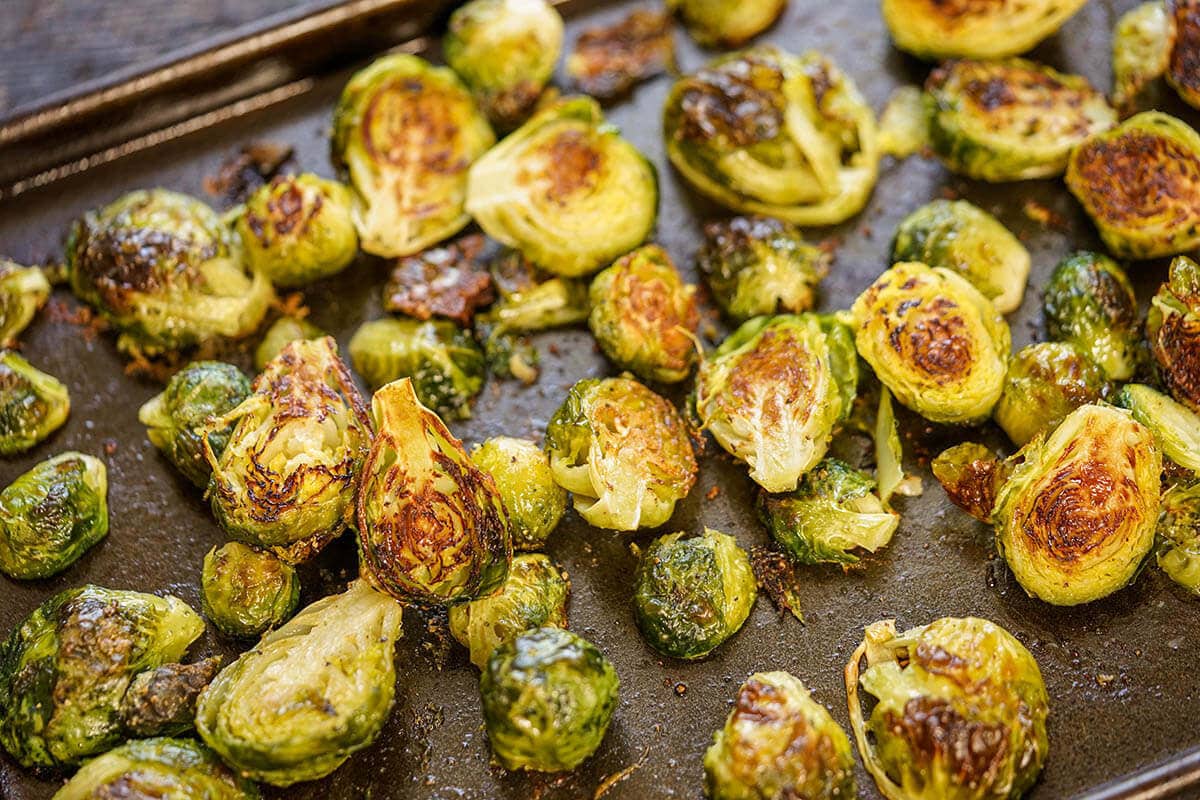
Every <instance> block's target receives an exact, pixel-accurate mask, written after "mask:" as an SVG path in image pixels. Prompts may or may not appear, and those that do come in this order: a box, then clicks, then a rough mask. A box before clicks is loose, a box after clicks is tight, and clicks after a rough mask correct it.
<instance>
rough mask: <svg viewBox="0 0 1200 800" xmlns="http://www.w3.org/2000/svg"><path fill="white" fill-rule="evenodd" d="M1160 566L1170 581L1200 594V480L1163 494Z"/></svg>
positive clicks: (1159, 523)
mask: <svg viewBox="0 0 1200 800" xmlns="http://www.w3.org/2000/svg"><path fill="white" fill-rule="evenodd" d="M1158 566H1159V568H1160V569H1161V570H1162V571H1163V572H1165V573H1167V576H1168V577H1169V578H1170V579H1171V580H1173V581H1175V582H1176V583H1178V584H1179V585H1180V586H1182V587H1183V588H1185V589H1187V590H1188V591H1189V592H1191V593H1192V594H1195V595H1200V481H1190V482H1187V483H1180V484H1176V485H1174V486H1172V487H1171V488H1169V489H1167V491H1165V492H1163V495H1162V514H1161V515H1160V516H1159V518H1158Z"/></svg>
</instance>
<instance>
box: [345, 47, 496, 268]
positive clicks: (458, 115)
mask: <svg viewBox="0 0 1200 800" xmlns="http://www.w3.org/2000/svg"><path fill="white" fill-rule="evenodd" d="M495 141H496V137H495V135H494V134H493V133H492V129H491V127H490V126H489V125H488V123H487V119H486V118H484V116H483V114H482V113H481V112H480V111H479V109H478V108H476V106H475V101H474V99H473V98H472V97H471V93H470V92H468V91H467V89H466V87H464V86H463V85H462V83H461V82H460V81H459V79H458V77H457V76H455V74H454V72H452V71H451V70H450V69H448V68H446V67H435V66H433V65H431V64H430V63H429V62H427V61H425V60H424V59H421V58H419V57H417V56H412V55H406V54H399V55H388V56H384V57H383V58H380V59H378V60H377V61H375V62H374V63H372V64H371V65H370V66H368V67H366V68H365V69H363V70H360V71H359V72H357V73H355V75H354V77H352V78H351V79H350V82H349V83H347V84H346V88H345V89H343V90H342V96H341V99H340V100H339V101H338V105H337V108H336V109H335V110H334V114H333V155H334V159H335V160H336V161H338V162H339V164H340V166H341V167H342V169H343V170H344V171H345V173H346V175H347V177H348V179H349V182H350V186H351V187H352V188H353V190H354V206H353V213H354V223H355V226H356V227H357V228H358V235H359V239H360V240H361V244H362V249H363V250H366V251H367V252H368V253H372V254H374V255H377V256H386V257H396V256H407V255H412V254H413V253H419V252H421V251H422V250H424V249H425V248H426V247H429V246H430V245H433V244H436V243H437V242H440V241H441V240H443V239H447V238H449V237H450V236H453V235H454V234H455V233H458V231H460V230H462V229H463V228H464V227H466V225H467V223H468V222H470V220H471V218H470V216H469V215H468V214H467V212H466V211H465V210H464V209H463V203H464V201H465V200H466V189H467V169H468V168H469V167H470V166H471V162H473V161H474V160H475V159H477V158H479V157H480V156H481V155H483V153H484V151H486V150H487V149H488V148H489V147H491V146H492V144H493V143H494V142H495Z"/></svg>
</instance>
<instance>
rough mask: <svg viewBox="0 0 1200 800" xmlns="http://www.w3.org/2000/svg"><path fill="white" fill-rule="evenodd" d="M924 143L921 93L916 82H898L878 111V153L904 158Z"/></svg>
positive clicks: (926, 121)
mask: <svg viewBox="0 0 1200 800" xmlns="http://www.w3.org/2000/svg"><path fill="white" fill-rule="evenodd" d="M928 146H929V116H928V115H927V114H926V113H925V93H924V92H923V91H921V89H920V87H917V86H901V87H899V88H897V89H896V90H895V91H893V92H892V95H891V97H889V98H888V101H887V105H886V106H884V108H883V113H882V114H880V115H879V154H880V155H882V156H892V157H893V158H896V159H904V158H908V157H909V156H911V155H913V154H915V153H919V152H921V151H922V150H924V149H925V148H926V147H928Z"/></svg>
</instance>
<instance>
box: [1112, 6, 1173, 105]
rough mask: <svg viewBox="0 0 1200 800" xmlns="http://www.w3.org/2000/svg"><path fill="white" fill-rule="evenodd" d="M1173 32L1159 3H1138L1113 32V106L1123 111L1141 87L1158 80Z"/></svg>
mask: <svg viewBox="0 0 1200 800" xmlns="http://www.w3.org/2000/svg"><path fill="white" fill-rule="evenodd" d="M1174 39H1175V31H1174V27H1173V25H1172V21H1171V17H1170V16H1169V15H1168V14H1167V8H1166V4H1165V3H1164V2H1163V0H1152V2H1149V3H1142V4H1141V5H1140V6H1135V7H1134V8H1133V9H1131V10H1130V11H1127V12H1125V13H1124V14H1122V15H1121V18H1120V19H1118V20H1117V24H1116V27H1114V28H1113V39H1112V69H1113V105H1115V106H1116V107H1117V108H1119V109H1126V108H1129V107H1130V106H1131V105H1133V101H1134V99H1135V98H1136V97H1137V95H1138V93H1139V92H1141V91H1142V89H1143V87H1145V86H1146V84H1148V83H1150V82H1151V81H1153V80H1155V79H1156V78H1160V77H1162V76H1163V75H1164V74H1165V73H1166V71H1167V67H1168V65H1169V64H1170V61H1171V48H1172V46H1173V45H1174Z"/></svg>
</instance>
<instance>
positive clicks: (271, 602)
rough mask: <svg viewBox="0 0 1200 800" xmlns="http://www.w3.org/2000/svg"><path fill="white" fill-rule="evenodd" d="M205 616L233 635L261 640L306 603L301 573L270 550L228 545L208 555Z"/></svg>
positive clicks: (202, 581)
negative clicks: (268, 631)
mask: <svg viewBox="0 0 1200 800" xmlns="http://www.w3.org/2000/svg"><path fill="white" fill-rule="evenodd" d="M200 601H201V603H202V608H203V611H204V616H206V617H208V619H209V620H210V621H211V622H212V623H213V624H214V625H216V626H217V628H218V629H220V631H221V632H222V633H224V634H226V635H228V636H240V637H253V636H259V635H261V634H262V633H263V632H264V631H266V630H267V629H268V628H276V627H278V626H279V625H280V624H281V623H283V622H284V620H286V619H287V618H288V617H290V616H291V615H292V612H294V611H295V610H296V606H297V605H299V603H300V578H299V577H298V576H297V575H296V570H295V569H294V568H293V567H292V566H291V565H290V564H285V563H284V562H282V561H280V560H279V559H278V558H277V557H275V556H274V555H272V554H271V553H269V552H267V551H265V550H255V549H254V548H253V547H247V546H246V545H244V544H242V543H241V542H227V543H225V544H223V545H221V546H220V547H214V548H213V549H211V550H209V551H208V555H206V556H204V568H203V570H201V573H200Z"/></svg>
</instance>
